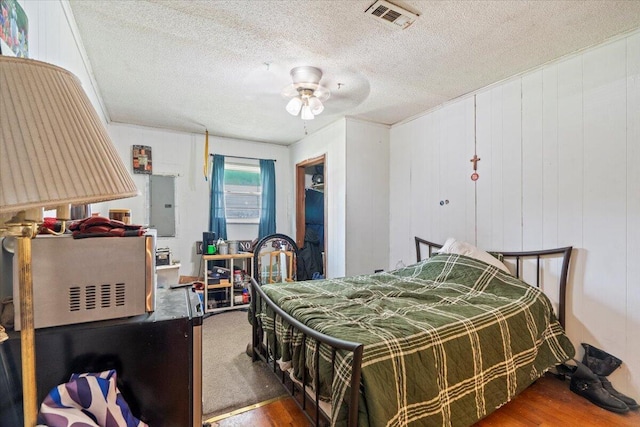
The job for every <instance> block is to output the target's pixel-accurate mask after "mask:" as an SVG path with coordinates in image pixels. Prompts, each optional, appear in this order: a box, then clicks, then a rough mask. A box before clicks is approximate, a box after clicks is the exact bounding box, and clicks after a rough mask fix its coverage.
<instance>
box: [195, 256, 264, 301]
mask: <svg viewBox="0 0 640 427" xmlns="http://www.w3.org/2000/svg"><path fill="white" fill-rule="evenodd" d="M202 260H203V261H204V263H203V264H204V268H205V272H204V273H205V274H204V291H203V302H204V308H205V313H217V312H220V311H227V310H236V309H238V308H246V307H248V306H249V302H238V301H237V300H236V298H237V297H240V298H239V299H240V301H242V296H243V289H244V288H245V287H244V286H243V287H235V286H234V274H233V272H234V267H235V266H236V263H241V264H242V266H241V267H240V268H241V269H242V270H244V271H245V275H247V276H249V277H251V275H252V273H253V254H252V253H251V252H241V253H239V254H228V255H203V256H202ZM209 261H224V263H225V268H228V269H229V272H230V273H229V279H219V280H220V283H212V284H209V280H210V278H209ZM243 283H246V282H243ZM248 288H249V285H248V284H247V286H246V289H247V292H248Z"/></svg>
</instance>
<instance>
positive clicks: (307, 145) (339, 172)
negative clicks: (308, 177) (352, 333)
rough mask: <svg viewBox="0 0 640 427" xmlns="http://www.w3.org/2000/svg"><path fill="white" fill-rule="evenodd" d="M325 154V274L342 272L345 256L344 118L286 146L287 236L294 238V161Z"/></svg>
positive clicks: (340, 274) (336, 274) (298, 161)
mask: <svg viewBox="0 0 640 427" xmlns="http://www.w3.org/2000/svg"><path fill="white" fill-rule="evenodd" d="M322 155H325V166H324V167H325V186H324V192H325V200H326V203H325V211H326V215H327V224H326V228H327V237H326V241H327V246H326V253H327V271H326V276H327V277H341V276H344V275H345V271H346V270H345V257H346V252H345V251H346V241H345V234H346V228H345V225H346V158H347V156H346V119H341V120H338V121H336V122H334V123H332V124H330V125H329V126H327V127H325V128H323V129H321V130H319V131H318V132H315V133H313V134H312V135H309V136H307V137H305V138H303V139H301V140H300V141H298V142H297V143H295V144H293V145H291V146H290V159H291V160H290V165H289V170H290V171H291V176H292V177H294V178H292V184H291V189H292V193H291V198H290V201H289V204H290V206H291V222H290V224H291V230H292V234H291V237H292V238H294V239H295V230H296V224H295V222H296V218H295V216H296V215H295V205H296V204H295V193H294V192H293V191H294V188H293V187H294V185H295V184H294V182H295V181H294V180H295V168H296V164H298V163H300V162H302V161H304V160H308V159H312V158H314V157H318V156H322Z"/></svg>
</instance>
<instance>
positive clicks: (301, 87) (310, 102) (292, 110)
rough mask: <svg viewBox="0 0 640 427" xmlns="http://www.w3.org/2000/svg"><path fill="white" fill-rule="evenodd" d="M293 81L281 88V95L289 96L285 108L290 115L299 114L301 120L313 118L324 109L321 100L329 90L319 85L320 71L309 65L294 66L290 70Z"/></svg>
mask: <svg viewBox="0 0 640 427" xmlns="http://www.w3.org/2000/svg"><path fill="white" fill-rule="evenodd" d="M290 74H291V80H293V83H292V84H290V85H288V86H286V87H285V88H284V89H283V90H282V96H284V97H285V98H291V99H290V100H289V102H288V103H287V106H286V107H285V109H286V110H287V112H288V113H289V114H291V115H292V116H297V115H298V114H300V118H301V119H302V120H313V119H314V117H315V116H317V115H318V114H320V113H322V111H323V110H324V105H323V102H324V101H326V100H327V99H329V96H330V95H331V92H330V91H329V89H327V88H326V87H323V86H321V85H320V79H322V71H321V70H320V69H319V68H316V67H311V66H302V67H295V68H293V69H292V70H291V73H290Z"/></svg>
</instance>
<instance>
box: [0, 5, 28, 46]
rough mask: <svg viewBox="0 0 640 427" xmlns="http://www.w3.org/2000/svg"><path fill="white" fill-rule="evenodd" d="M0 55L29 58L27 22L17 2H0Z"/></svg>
mask: <svg viewBox="0 0 640 427" xmlns="http://www.w3.org/2000/svg"><path fill="white" fill-rule="evenodd" d="M0 55H5V56H17V57H20V58H28V57H29V20H28V19H27V15H26V13H25V12H24V10H23V9H22V6H20V4H19V3H18V0H0Z"/></svg>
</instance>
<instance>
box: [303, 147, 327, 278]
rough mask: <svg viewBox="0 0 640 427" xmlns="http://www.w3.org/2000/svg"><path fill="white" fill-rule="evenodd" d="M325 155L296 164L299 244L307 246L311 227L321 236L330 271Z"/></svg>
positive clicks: (325, 264) (324, 268)
mask: <svg viewBox="0 0 640 427" xmlns="http://www.w3.org/2000/svg"><path fill="white" fill-rule="evenodd" d="M326 179H327V176H326V163H325V155H322V156H319V157H314V158H313V159H308V160H304V161H302V162H300V163H298V164H296V245H298V247H299V248H302V247H303V246H304V237H305V233H306V231H307V227H311V228H313V229H314V230H315V231H316V232H317V234H318V237H319V239H320V250H321V252H322V258H323V271H324V274H325V275H326V271H327V209H326V200H327V186H326Z"/></svg>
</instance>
